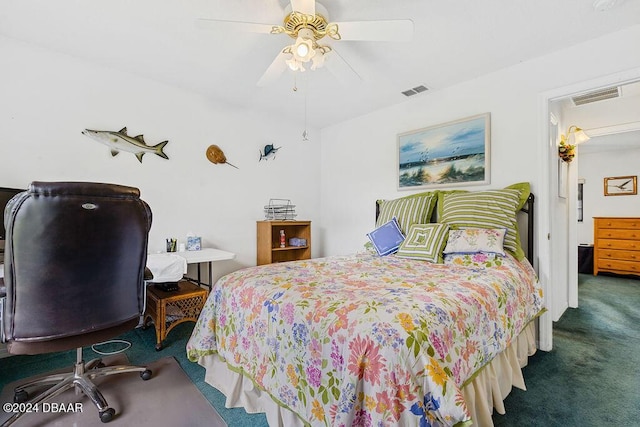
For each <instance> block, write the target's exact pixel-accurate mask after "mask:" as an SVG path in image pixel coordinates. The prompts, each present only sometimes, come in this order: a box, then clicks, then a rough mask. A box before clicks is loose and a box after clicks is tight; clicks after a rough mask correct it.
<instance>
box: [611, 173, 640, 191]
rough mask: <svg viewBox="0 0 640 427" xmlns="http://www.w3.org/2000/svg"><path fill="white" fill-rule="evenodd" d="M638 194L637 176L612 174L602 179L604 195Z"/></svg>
mask: <svg viewBox="0 0 640 427" xmlns="http://www.w3.org/2000/svg"><path fill="white" fill-rule="evenodd" d="M636 194H638V177H637V176H635V175H630V176H614V177H610V178H605V179H604V195H605V196H633V195H636Z"/></svg>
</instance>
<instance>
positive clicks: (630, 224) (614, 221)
mask: <svg viewBox="0 0 640 427" xmlns="http://www.w3.org/2000/svg"><path fill="white" fill-rule="evenodd" d="M595 223H596V227H598V228H624V229H629V230H640V219H639V218H596V219H595Z"/></svg>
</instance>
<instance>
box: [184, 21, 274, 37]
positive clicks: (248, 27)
mask: <svg viewBox="0 0 640 427" xmlns="http://www.w3.org/2000/svg"><path fill="white" fill-rule="evenodd" d="M196 27H198V28H202V29H205V30H224V31H229V32H232V31H233V32H243V33H260V34H271V29H272V28H273V27H274V25H270V24H259V23H255V22H242V21H221V20H219V19H205V18H200V19H196Z"/></svg>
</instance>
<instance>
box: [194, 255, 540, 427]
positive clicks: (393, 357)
mask: <svg viewBox="0 0 640 427" xmlns="http://www.w3.org/2000/svg"><path fill="white" fill-rule="evenodd" d="M465 263H467V266H465ZM276 303H277V308H278V309H277V310H276V309H275V304H276ZM541 309H542V291H541V288H540V286H539V284H538V282H537V279H536V277H535V273H534V271H533V269H532V268H531V266H530V265H529V264H528V262H526V261H523V262H518V261H516V260H515V259H514V258H513V257H511V256H506V257H501V258H500V260H499V261H491V262H489V261H481V260H480V259H477V260H471V259H470V258H468V261H466V260H458V262H456V263H453V264H452V265H444V264H431V263H428V262H424V261H417V260H411V259H406V258H399V257H395V256H386V257H379V256H376V255H373V254H366V253H361V254H356V255H352V256H342V257H330V258H319V259H313V260H307V261H303V262H293V263H291V262H290V263H281V264H271V265H266V266H260V267H250V268H246V269H243V270H239V271H236V272H234V273H231V274H228V275H226V276H224V277H223V278H221V279H220V280H219V281H218V282H217V283H216V284H215V286H214V288H213V290H212V292H211V294H210V296H209V300H208V302H207V305H206V306H205V308H204V309H203V310H202V313H201V315H200V318H199V320H198V322H197V324H196V327H195V329H194V331H193V334H192V336H191V339H190V340H189V342H188V343H187V354H188V357H189V359H190V360H192V361H196V360H197V359H198V358H199V357H201V356H205V355H213V354H218V355H219V356H220V357H222V358H223V359H224V360H226V362H227V363H228V364H229V365H230V367H232V368H233V369H235V370H240V369H241V370H242V371H243V372H244V373H245V375H246V376H247V377H249V378H250V379H252V380H254V382H255V383H256V384H257V385H258V386H259V387H260V388H262V389H264V390H265V391H267V392H268V393H269V394H271V395H272V396H273V397H274V399H276V400H277V401H278V402H280V403H281V404H284V405H286V406H287V407H288V408H289V409H291V410H292V411H294V412H296V413H297V414H299V415H300V416H301V417H302V418H303V419H304V420H305V421H306V422H308V423H309V424H310V425H312V426H314V427H315V426H327V425H333V426H340V425H345V426H352V425H363V426H365V425H371V426H379V425H384V426H419V425H421V422H424V420H425V419H428V420H430V423H431V425H434V426H452V425H454V424H456V423H459V422H464V421H467V420H469V419H470V416H469V413H468V412H467V409H466V406H465V404H464V399H463V398H462V394H461V392H460V387H461V386H462V384H463V383H464V382H465V381H466V380H467V379H468V378H470V377H471V376H472V375H473V374H474V373H475V372H476V371H477V370H478V369H479V368H480V367H482V366H484V365H485V364H486V363H488V362H489V361H490V360H491V359H492V358H493V357H494V356H495V355H496V354H498V353H499V352H500V351H502V350H503V349H504V348H505V347H506V346H508V345H509V344H510V343H511V341H512V340H513V339H514V338H515V337H516V336H517V335H518V334H519V333H520V332H521V331H522V329H523V328H524V327H525V326H526V325H527V324H528V323H529V322H530V321H531V320H532V319H533V318H535V316H536V315H538V314H539V312H540V310H541ZM407 322H410V323H407ZM405 327H406V329H405ZM430 355H432V356H430ZM215 357H218V356H215ZM287 367H289V369H287ZM291 375H294V377H295V378H294V379H295V381H291V379H290V376H291ZM305 396H306V398H302V397H305ZM425 396H429V399H430V400H429V401H430V402H437V403H438V404H437V405H427V406H425V405H424V401H425ZM319 405H322V406H319ZM412 408H413V410H412ZM416 408H422V412H424V414H423V413H422V412H420V411H418V410H417V409H416ZM425 411H428V412H425ZM416 413H420V414H419V415H416ZM318 416H319V417H320V418H322V417H324V419H319V418H318Z"/></svg>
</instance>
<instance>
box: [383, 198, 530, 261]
mask: <svg viewBox="0 0 640 427" xmlns="http://www.w3.org/2000/svg"><path fill="white" fill-rule="evenodd" d="M535 200H536V198H535V196H534V195H533V193H529V197H528V198H527V202H526V203H525V204H524V206H523V207H522V209H520V212H523V213H525V214H526V218H527V220H526V222H527V259H528V260H529V262H530V263H531V265H534V264H533V260H534V256H533V254H534V252H533V249H534V247H533V242H534V240H535V233H534V224H535V209H534V205H535ZM436 211H437V209H434V210H433V215H434V217H433V218H432V222H435V221H436V219H435V215H436ZM378 215H380V205H379V204H378V201H377V200H376V220H377V219H378ZM534 267H535V266H534Z"/></svg>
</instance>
